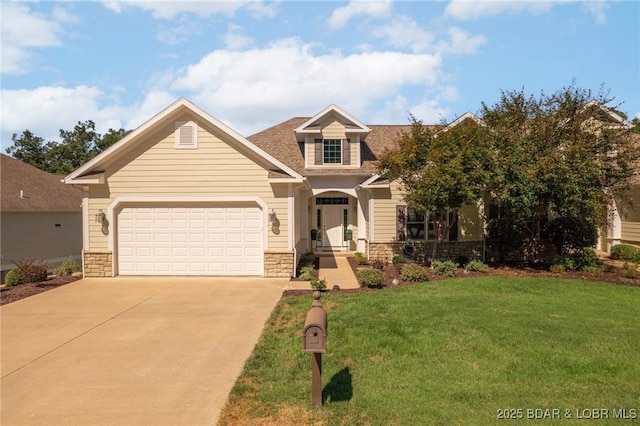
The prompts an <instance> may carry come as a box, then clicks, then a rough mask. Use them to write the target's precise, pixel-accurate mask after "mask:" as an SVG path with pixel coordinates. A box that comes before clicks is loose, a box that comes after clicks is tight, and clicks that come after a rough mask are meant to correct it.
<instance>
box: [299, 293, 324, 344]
mask: <svg viewBox="0 0 640 426" xmlns="http://www.w3.org/2000/svg"><path fill="white" fill-rule="evenodd" d="M314 293H315V292H314ZM319 294H320V293H319V292H318V298H317V299H316V300H314V301H313V304H312V307H311V309H310V310H309V312H308V313H307V320H306V321H305V323H304V329H303V331H302V351H303V352H308V353H326V352H327V312H326V311H325V310H324V308H323V307H322V305H321V304H320V300H318V299H319V298H320V297H319ZM314 298H315V294H314Z"/></svg>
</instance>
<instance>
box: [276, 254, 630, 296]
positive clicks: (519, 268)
mask: <svg viewBox="0 0 640 426" xmlns="http://www.w3.org/2000/svg"><path fill="white" fill-rule="evenodd" d="M348 260H349V264H350V265H351V269H353V272H354V273H356V272H357V271H358V269H362V268H367V267H371V266H365V265H358V264H356V261H355V258H353V257H349V258H348ZM401 266H402V265H398V267H396V265H393V264H391V263H389V264H387V265H384V266H383V268H382V269H383V271H384V272H385V279H384V282H383V289H385V288H393V287H398V286H407V285H415V284H416V283H415V282H410V281H403V280H402V277H401V276H400V267H401ZM489 266H490V268H489V270H488V271H487V272H465V271H463V270H462V269H460V268H459V269H458V275H457V277H456V278H473V277H486V276H496V277H517V278H524V277H538V278H563V279H576V280H584V281H604V282H609V283H612V284H617V285H628V286H636V287H640V279H629V278H624V277H622V276H621V275H620V271H619V269H616V268H611V270H606V271H601V272H599V273H598V274H597V275H589V274H585V273H584V272H581V271H565V272H563V273H553V272H551V271H549V270H548V269H547V267H546V266H543V265H540V266H537V265H533V266H532V265H525V264H511V265H489ZM450 278H451V277H448V276H445V275H436V274H434V273H433V272H429V281H439V280H446V279H450ZM394 279H395V280H397V282H398V284H397V285H394V284H393V282H394ZM328 290H330V289H328ZM368 291H380V289H370V288H366V287H361V288H358V289H349V290H340V292H341V293H362V292H368ZM311 292H312V290H311V289H309V290H285V291H284V293H283V297H287V296H308V295H309V294H310V293H311Z"/></svg>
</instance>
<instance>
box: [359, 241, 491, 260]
mask: <svg viewBox="0 0 640 426" xmlns="http://www.w3.org/2000/svg"><path fill="white" fill-rule="evenodd" d="M434 244H435V243H434V242H432V241H414V242H413V243H412V246H413V247H414V248H413V249H412V248H410V247H405V246H406V245H407V243H406V241H394V242H390V243H374V242H372V243H369V259H372V260H378V259H379V260H383V261H389V262H390V261H391V259H392V258H393V256H394V255H397V254H398V255H402V256H404V257H405V258H414V259H415V260H416V261H418V262H422V263H426V262H427V261H429V260H431V257H432V255H433V245H434ZM461 256H464V257H466V258H468V259H469V260H472V259H476V260H482V258H483V245H482V241H443V242H442V243H440V244H439V247H438V252H437V254H436V258H438V259H451V260H456V259H458V258H459V257H461Z"/></svg>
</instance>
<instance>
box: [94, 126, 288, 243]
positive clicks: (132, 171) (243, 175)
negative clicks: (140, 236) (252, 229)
mask: <svg viewBox="0 0 640 426" xmlns="http://www.w3.org/2000/svg"><path fill="white" fill-rule="evenodd" d="M187 120H195V118H194V117H189V116H183V117H180V118H178V119H177V120H176V121H187ZM226 138H227V136H226V135H224V134H222V133H221V132H219V131H218V130H217V129H215V128H211V127H209V126H207V125H206V124H205V123H202V122H198V149H179V150H177V149H175V147H174V146H175V144H174V122H171V123H168V124H167V125H165V126H164V127H162V128H161V129H159V130H158V131H157V132H156V133H155V134H153V135H151V136H150V137H149V138H147V139H146V140H145V141H143V142H142V143H139V144H138V145H137V146H136V147H134V148H133V149H132V150H131V151H130V152H129V153H128V154H127V155H125V156H122V157H120V158H119V159H118V160H117V161H116V162H115V163H114V164H111V165H110V166H109V167H108V168H107V170H106V172H107V181H108V186H105V185H100V186H94V187H92V188H91V191H90V197H91V201H90V203H89V209H90V212H91V214H94V213H95V211H97V209H100V208H101V209H103V210H104V211H105V212H106V211H107V206H108V205H109V203H110V202H111V201H112V200H113V199H115V198H116V197H122V196H176V197H179V196H212V197H213V196H215V197H224V196H242V195H245V196H250V195H257V196H259V197H261V198H262V199H263V200H264V201H265V202H266V203H267V205H268V209H269V212H270V211H271V209H274V210H275V212H276V215H277V218H278V220H279V222H280V223H279V225H280V226H279V230H280V232H279V234H278V235H275V234H274V233H273V232H272V231H271V226H270V225H267V226H268V227H269V250H286V249H287V241H288V236H287V227H288V223H287V221H288V217H287V196H288V191H287V185H277V186H274V187H272V186H271V184H270V183H269V182H268V180H267V178H268V171H267V170H265V169H264V168H263V167H261V166H259V165H257V164H256V163H254V162H253V161H252V160H250V159H248V158H247V157H246V156H245V155H244V154H242V153H240V152H238V151H237V150H236V149H234V148H232V146H231V145H229V144H228V143H227V142H225V139H226ZM108 219H109V220H110V221H111V220H112V218H108ZM94 222H95V221H92V223H91V225H90V249H91V250H106V249H107V247H108V245H107V238H108V237H107V236H106V235H104V233H103V232H102V229H101V226H100V225H99V224H96V223H94ZM109 232H113V230H109Z"/></svg>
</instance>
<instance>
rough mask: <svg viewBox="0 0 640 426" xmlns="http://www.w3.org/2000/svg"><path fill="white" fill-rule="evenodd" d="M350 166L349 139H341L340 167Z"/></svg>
mask: <svg viewBox="0 0 640 426" xmlns="http://www.w3.org/2000/svg"><path fill="white" fill-rule="evenodd" d="M350 164H351V139H342V165H344V166H348V165H350Z"/></svg>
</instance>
